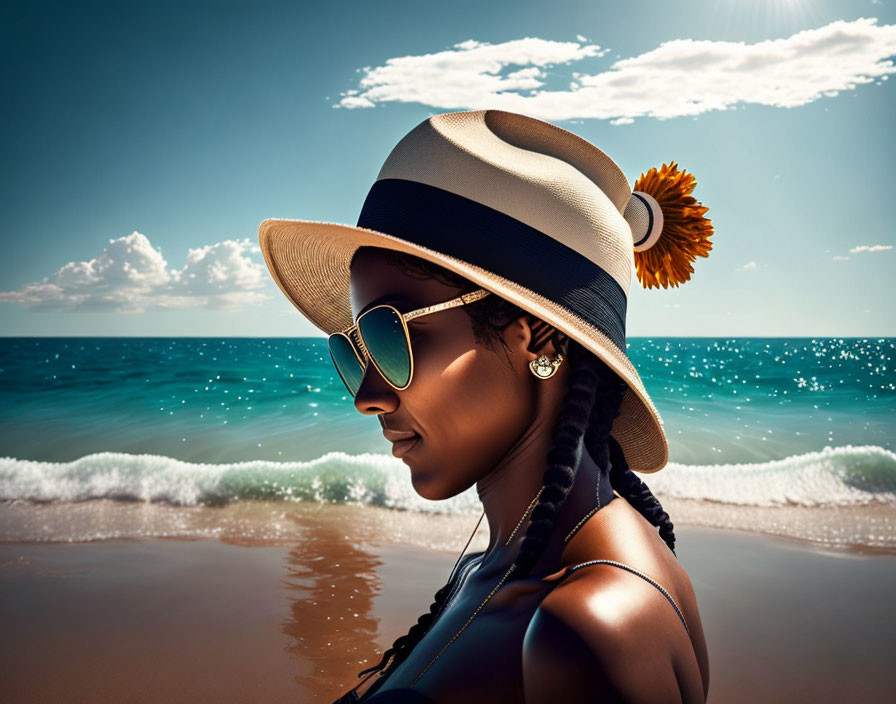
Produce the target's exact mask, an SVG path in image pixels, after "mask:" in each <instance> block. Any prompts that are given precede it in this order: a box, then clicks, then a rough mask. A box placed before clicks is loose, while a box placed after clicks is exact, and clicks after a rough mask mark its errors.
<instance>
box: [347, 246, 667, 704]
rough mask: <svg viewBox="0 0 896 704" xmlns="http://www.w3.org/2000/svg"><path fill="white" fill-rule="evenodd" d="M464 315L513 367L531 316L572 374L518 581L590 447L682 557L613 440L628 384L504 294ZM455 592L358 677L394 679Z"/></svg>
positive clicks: (417, 266) (425, 267)
mask: <svg viewBox="0 0 896 704" xmlns="http://www.w3.org/2000/svg"><path fill="white" fill-rule="evenodd" d="M372 249H376V250H378V252H379V253H380V254H382V255H383V256H384V257H385V258H386V260H387V261H388V262H389V263H391V264H392V265H394V266H396V267H397V268H399V269H400V270H401V271H402V272H403V273H405V274H407V275H408V276H411V277H412V278H418V279H426V278H433V279H436V280H437V281H440V282H441V283H444V284H446V285H448V286H453V287H455V288H459V289H460V290H461V293H468V292H470V291H473V290H476V289H477V288H479V287H478V286H477V285H476V284H474V283H473V282H471V281H469V280H468V279H465V278H464V277H462V276H460V275H459V274H456V273H454V272H453V271H450V270H448V269H445V268H444V267H441V266H439V265H438V264H435V263H434V262H430V261H428V260H425V259H421V258H419V257H415V256H413V255H410V254H407V253H404V252H396V251H394V250H389V249H384V248H376V247H366V246H365V247H359V248H358V250H357V251H356V252H355V256H357V254H358V252H360V251H361V250H372ZM353 260H354V258H353ZM462 310H463V311H464V312H466V313H467V315H469V316H470V319H471V326H472V330H473V335H474V338H475V340H476V342H477V343H479V344H481V345H484V346H485V347H487V348H489V349H491V350H492V351H496V350H497V343H500V344H502V345H503V347H504V354H505V357H506V360H507V363H508V365H509V364H510V356H509V347H508V346H507V343H506V341H505V340H504V338H503V336H501V334H500V332H501V331H502V330H503V329H504V328H505V327H506V326H507V325H509V324H510V323H511V322H512V321H513V320H516V319H518V318H520V317H529V319H530V321H531V322H532V327H533V330H534V333H535V334H534V335H533V338H532V342H531V344H530V345H529V351H531V352H535V351H537V350H538V349H540V348H541V346H542V345H543V344H544V342H546V341H547V340H548V339H550V340H553V342H554V346H555V348H556V349H558V350H562V351H563V353H564V356H565V357H567V359H568V360H569V363H570V368H571V371H570V377H571V378H570V386H569V390H568V392H567V394H566V397H565V398H564V402H563V405H562V407H561V409H560V412H559V414H558V417H557V423H556V426H555V429H554V436H553V445H552V447H551V450H550V451H549V452H548V455H547V465H548V466H547V469H546V470H545V473H544V479H543V484H544V490H543V491H542V492H541V495H540V496H539V500H538V503H537V504H536V505H535V508H533V509H532V514H531V520H530V522H529V526H528V528H527V530H526V534H525V536H524V538H523V541H522V545H521V546H520V551H519V553H518V554H517V556H516V558H515V560H514V565H516V567H515V569H514V572H513V576H512V577H511V579H520V578H522V577H525V576H526V575H528V574H529V572H530V570H531V569H532V568H533V567H534V565H535V564H536V563H537V561H538V559H539V558H540V557H541V555H542V554H543V553H544V551H545V549H546V548H547V545H548V541H549V540H550V537H551V535H552V534H553V532H554V527H555V525H556V521H557V516H558V514H559V512H560V509H561V508H562V507H563V504H564V503H565V501H566V498H567V497H568V496H569V493H570V491H571V489H572V485H573V481H574V479H575V473H576V468H577V467H578V465H579V461H580V459H581V455H582V448H583V446H584V447H585V448H586V449H587V450H588V454H589V455H591V457H592V458H593V459H594V462H595V463H596V464H597V466H598V467H599V468H600V471H601V472H609V476H610V484H611V485H612V487H613V489H614V490H615V491H616V492H617V493H618V494H619V495H620V496H622V497H624V498H625V499H626V500H627V501H628V502H629V503H630V504H631V505H632V506H633V507H634V508H635V509H637V511H638V512H639V513H641V515H642V516H644V518H646V519H647V520H648V521H649V522H650V523H651V524H652V525H654V526H655V527H657V528H658V529H659V534H660V537H661V538H662V539H663V540H664V541H665V543H666V544H667V545H668V546H669V549H670V550H672V553H673V554H674V553H675V534H674V532H673V526H672V521H671V520H670V518H669V514H668V513H666V512H665V511H664V510H663V507H662V506H661V505H660V502H659V501H658V500H657V499H656V497H655V496H654V495H653V494H652V493H651V491H650V489H649V488H648V487H647V485H646V484H644V482H642V481H641V480H640V479H639V478H638V477H637V476H636V475H635V473H634V472H632V471H631V470H630V469H629V467H628V464H627V463H626V461H625V456H624V455H623V452H622V448H621V447H620V445H619V443H618V442H617V441H616V439H615V438H614V437H612V436H611V435H610V429H611V428H612V426H613V420H614V419H615V418H616V416H618V415H619V406H620V404H621V402H622V396H623V393H624V391H625V389H626V384H625V382H624V381H622V379H620V378H619V376H618V375H617V374H616V373H615V372H614V371H613V370H612V369H610V368H609V367H608V366H607V365H606V364H605V363H604V362H603V360H601V359H599V358H598V357H597V356H596V355H594V354H592V353H591V352H590V351H589V350H587V349H586V348H585V347H584V346H582V345H581V344H579V343H578V342H576V341H575V340H573V339H571V338H569V337H567V336H565V335H563V333H561V332H560V331H558V330H556V329H554V328H553V327H551V326H550V325H548V324H547V323H545V322H544V321H541V320H539V319H538V318H536V317H535V316H533V315H531V314H530V313H528V312H527V311H525V310H523V309H522V308H520V307H519V306H517V305H515V304H513V303H511V302H510V301H507V300H506V299H503V298H500V297H499V296H496V295H491V296H486V297H484V298H482V299H480V300H479V301H476V302H474V303H472V304H469V305H466V306H463V308H462ZM479 554H481V553H476V554H474V555H469V556H468V559H472V558H473V557H475V556H477V555H479ZM458 572H459V570H455V571H454V574H457V573H458ZM451 587H452V580H451V579H449V581H448V583H447V584H445V586H443V587H442V588H441V589H439V590H438V591H437V592H436V594H435V597H434V600H433V603H432V605H431V606H430V608H429V612H428V613H425V614H423V615H422V616H420V618H419V619H417V623H416V624H414V625H413V626H412V627H411V629H410V630H409V631H408V633H407V634H406V635H403V636H401V637H399V638H397V639H396V640H395V642H394V643H393V644H392V647H391V648H389V649H388V650H386V652H385V653H383V656H382V659H381V660H380V662H379V663H377V664H376V665H374V666H373V667H369V668H367V669H366V670H362V671H361V672H360V673H359V674H358V677H362V676H364V675H365V674H367V673H370V675H372V674H373V673H375V672H380V673H381V675H388V674H390V673H391V672H392V671H394V670H395V669H396V668H397V667H398V666H399V665H400V664H401V663H402V662H404V660H405V659H407V657H408V655H410V653H411V651H412V650H413V649H414V647H415V646H416V645H417V643H419V642H420V640H422V638H423V636H424V635H425V634H426V632H427V631H428V630H429V627H430V626H431V625H432V623H433V622H434V621H435V619H436V617H438V615H439V614H440V612H441V610H442V608H443V607H444V605H445V601H446V599H447V597H448V594H449V593H450V591H451ZM340 701H341V700H340ZM334 704H339V702H338V701H337V702H336V703H334Z"/></svg>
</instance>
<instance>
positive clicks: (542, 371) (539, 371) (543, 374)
mask: <svg viewBox="0 0 896 704" xmlns="http://www.w3.org/2000/svg"><path fill="white" fill-rule="evenodd" d="M562 362H563V355H562V354H558V355H557V359H555V360H554V361H553V362H551V361H549V360H548V356H547V355H546V354H543V355H541V356H540V357H539V358H538V359H534V360H532V361H531V362H529V369H531V370H532V373H533V374H534V375H535V376H537V377H538V378H539V379H549V378H550V377H552V376H554V372H556V371H557V367H559V366H560V364H561V363H562Z"/></svg>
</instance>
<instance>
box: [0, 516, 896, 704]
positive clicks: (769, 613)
mask: <svg viewBox="0 0 896 704" xmlns="http://www.w3.org/2000/svg"><path fill="white" fill-rule="evenodd" d="M89 503H92V504H94V505H93V506H91V507H89V509H88V507H86V506H85V505H83V504H82V505H80V506H79V505H78V504H69V505H68V506H67V507H65V506H59V505H56V506H55V507H52V506H47V507H44V509H46V510H44V511H43V513H41V512H40V511H39V510H38V511H37V512H35V507H34V506H31V507H27V510H26V509H25V508H24V507H20V508H19V509H15V507H14V505H12V504H6V505H5V506H3V507H2V509H0V517H2V525H0V528H2V535H3V536H5V537H6V538H10V537H14V536H15V529H16V526H17V525H19V526H20V524H21V522H22V520H23V517H24V516H26V515H29V516H31V517H32V521H34V520H44V519H46V520H47V523H46V525H47V526H48V530H50V529H52V526H53V520H54V517H55V520H57V521H59V522H60V525H61V524H62V523H63V522H64V523H65V524H67V525H68V526H69V527H71V521H72V520H74V518H76V517H77V515H78V511H79V510H81V511H83V515H84V516H88V515H90V516H94V519H93V520H105V521H109V520H112V519H114V520H118V521H123V520H124V518H123V517H124V516H129V520H130V521H132V523H133V522H139V521H141V520H142V521H144V523H146V522H150V523H151V522H153V521H156V522H159V521H163V520H165V516H166V511H165V509H164V507H159V506H155V507H152V506H143V507H141V506H135V505H133V504H130V505H127V504H121V503H120V502H119V503H116V502H103V503H105V504H106V505H105V510H106V512H107V513H106V514H105V516H103V515H102V511H98V506H97V505H96V504H97V502H89ZM171 510H172V511H174V510H175V509H171ZM176 510H177V511H178V512H179V514H178V515H180V516H183V515H184V509H183V508H180V509H176ZM141 512H142V518H140V515H141ZM188 515H189V518H187V519H183V520H188V521H191V522H192V526H191V529H193V530H195V529H196V528H197V526H199V527H201V526H202V525H203V524H206V525H207V526H208V527H209V531H210V532H209V537H205V538H192V539H183V538H178V537H176V535H174V534H175V533H177V531H176V530H173V531H172V535H171V536H169V537H151V538H143V539H109V540H99V541H89V542H44V543H37V542H15V541H10V540H7V541H6V542H4V543H3V544H0V617H2V619H3V624H4V628H3V629H2V635H0V660H2V662H3V663H4V666H3V667H2V668H0V691H2V692H3V699H4V701H7V702H88V701H89V702H95V703H97V704H101V703H103V702H120V701H128V702H158V701H169V702H212V701H214V702H218V701H229V702H250V701H251V702H258V701H264V702H272V703H273V702H324V703H326V702H331V701H333V700H334V699H335V698H336V697H338V696H339V695H341V694H342V693H343V692H344V691H346V690H347V689H348V688H349V687H351V686H352V685H353V684H355V683H356V682H357V681H358V680H357V677H356V675H357V673H358V672H359V671H360V670H361V669H363V668H364V667H367V666H369V665H371V664H373V663H374V662H376V661H377V660H379V657H380V655H381V653H382V651H383V649H385V648H387V647H388V646H389V645H390V644H391V643H392V641H393V640H394V639H395V638H396V637H397V636H399V635H402V634H404V633H405V632H406V631H407V629H408V628H409V626H410V625H411V624H412V623H413V622H414V621H416V619H417V617H418V616H419V615H420V614H421V613H423V611H425V610H426V609H428V606H429V604H430V602H431V599H432V596H433V594H434V593H435V591H436V590H437V589H438V588H439V587H440V586H441V585H442V584H443V583H444V581H445V579H446V577H447V575H448V573H449V571H450V569H451V567H452V565H453V564H454V561H455V559H456V557H457V553H458V551H459V550H460V547H462V546H463V544H464V542H465V541H466V538H467V536H468V535H469V532H470V531H471V530H472V528H473V526H474V525H475V522H476V521H475V517H472V518H471V517H470V516H432V515H425V516H421V515H420V514H417V513H415V512H408V511H395V510H389V509H377V508H371V507H354V506H346V505H305V504H296V505H293V506H289V507H288V508H286V509H284V507H283V506H282V505H275V504H273V503H263V502H259V503H258V504H256V505H254V506H253V505H251V502H246V503H243V504H241V505H239V506H237V507H225V509H214V508H208V507H196V508H195V509H191V510H190V511H189V512H188ZM97 516H100V517H99V518H97ZM35 517H37V518H35ZM169 518H170V516H169ZM275 519H279V520H280V521H281V522H282V523H283V525H282V526H280V528H279V531H280V532H279V533H278V536H279V537H273V538H272V537H270V536H268V537H264V534H265V530H267V529H270V528H271V526H272V525H273V524H274V523H276V522H277V521H276V520H275ZM228 525H229V526H230V530H231V533H228V529H227V526H228ZM252 525H254V526H255V531H254V533H253V530H252V529H251V526H252ZM222 526H224V528H223V529H222ZM20 527H21V526H20ZM32 527H33V526H32ZM155 527H156V529H157V528H158V526H157V525H156V526H155ZM212 527H214V528H215V530H212ZM21 529H22V530H23V531H24V530H25V528H21ZM29 529H30V528H29ZM133 529H134V526H133V525H131V526H128V530H130V531H133ZM423 530H425V532H426V533H427V534H428V535H430V536H434V537H435V541H434V542H433V544H432V545H429V546H423V545H421V544H420V542H421V541H420V540H419V536H420V535H421V531H423ZM288 531H292V533H291V534H287V533H288ZM75 532H77V531H75ZM253 535H256V536H257V537H251V536H253ZM677 535H678V545H677V548H678V556H679V559H680V560H681V562H682V563H683V564H684V565H685V567H686V568H687V570H688V573H689V574H690V576H691V580H692V582H693V584H694V588H695V590H696V593H697V598H698V601H699V604H700V609H701V615H702V618H703V623H704V628H705V633H706V638H707V642H708V645H709V653H710V660H711V678H712V679H711V684H710V696H709V701H710V702H715V703H719V704H722V703H729V702H759V701H761V702H795V701H813V702H844V701H864V702H889V701H892V698H893V693H894V692H896V676H894V674H893V672H892V667H891V662H892V653H893V652H894V646H896V611H894V609H893V608H892V592H893V587H894V585H896V554H894V553H893V552H892V551H887V550H869V549H865V550H864V551H858V550H850V549H846V548H830V547H820V546H819V545H817V544H813V543H810V542H808V541H802V540H794V539H790V538H782V537H776V536H769V535H760V534H752V533H747V532H741V531H734V530H721V529H713V528H708V527H695V526H687V525H681V526H678V527H677ZM246 536H250V537H246ZM51 540H52V538H51ZM485 540H487V535H486V533H485V531H484V530H483V529H482V528H481V527H480V530H479V531H478V532H477V534H476V537H475V538H474V541H473V543H472V544H471V547H470V549H478V548H479V547H480V546H482V545H484V541H485Z"/></svg>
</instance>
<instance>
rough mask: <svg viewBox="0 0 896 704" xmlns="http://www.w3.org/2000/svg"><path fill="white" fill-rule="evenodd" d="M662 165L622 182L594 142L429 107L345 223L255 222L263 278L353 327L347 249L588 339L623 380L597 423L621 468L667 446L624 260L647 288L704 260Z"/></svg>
mask: <svg viewBox="0 0 896 704" xmlns="http://www.w3.org/2000/svg"><path fill="white" fill-rule="evenodd" d="M694 184H695V180H694V178H693V176H691V175H689V174H686V173H685V172H683V171H678V170H677V168H676V164H675V162H672V163H671V165H670V166H667V165H666V164H663V166H662V168H661V169H660V170H659V171H657V170H656V169H651V170H650V171H649V172H648V173H647V174H646V175H644V174H642V175H641V178H640V179H639V180H638V181H637V182H636V183H635V187H634V189H635V190H634V192H633V191H632V188H631V187H630V186H629V183H628V180H627V179H626V177H625V174H623V172H622V170H621V169H620V168H619V166H617V164H616V163H615V162H614V161H613V160H612V159H611V158H610V157H609V156H607V155H606V154H604V153H603V152H602V151H601V150H600V149H598V148H597V147H595V146H594V145H593V144H591V143H589V142H587V141H586V140H584V139H582V138H581V137H579V136H577V135H575V134H573V133H572V132H568V131H567V130H564V129H562V128H560V127H557V126H556V125H553V124H550V123H548V122H544V121H542V120H538V119H536V118H533V117H529V116H527V115H521V114H518V113H512V112H506V111H503V110H471V111H463V112H451V113H444V114H440V115H433V116H432V117H430V118H428V119H426V120H424V121H423V122H421V123H420V124H419V125H417V126H416V127H415V128H414V129H412V130H411V131H410V132H408V133H407V134H406V135H405V136H404V137H403V138H402V139H401V140H400V141H399V142H398V144H397V145H395V147H394V148H393V149H392V151H391V153H390V154H389V156H388V158H387V159H386V161H385V163H384V164H383V167H382V169H380V172H379V175H378V176H377V178H376V181H375V182H374V184H373V185H372V187H371V188H370V191H369V192H368V194H367V198H366V200H365V201H364V205H363V208H362V209H361V214H360V216H359V218H358V223H357V226H351V225H341V224H336V223H327V222H313V221H308V220H277V219H268V220H265V221H264V222H262V223H261V225H260V227H259V230H258V239H259V244H260V246H261V251H262V253H263V254H264V259H265V262H266V263H267V266H268V269H269V271H270V272H271V276H273V278H274V281H275V282H276V283H277V286H279V287H280V290H281V291H283V293H284V294H285V295H286V297H287V298H288V299H289V300H290V301H291V302H292V303H293V305H295V307H296V308H298V309H299V311H301V312H302V314H303V315H305V316H306V317H307V318H308V319H309V320H310V321H311V322H312V323H313V324H314V325H316V326H317V327H318V328H320V329H321V330H323V331H324V332H325V333H327V334H329V333H333V332H338V331H340V330H345V329H346V328H348V327H349V326H351V325H352V323H353V322H354V321H353V318H352V310H351V300H350V295H349V279H350V274H349V263H350V261H351V258H352V255H353V254H354V252H355V250H356V249H357V248H358V247H360V246H374V247H385V248H387V249H392V250H396V251H399V252H407V253H409V254H412V255H414V256H417V257H420V258H421V259H427V260H429V261H431V262H435V263H436V264H439V265H441V266H442V267H444V268H446V269H449V270H451V271H454V272H456V273H458V274H460V275H461V276H463V277H465V278H467V279H469V280H470V281H473V282H475V283H476V284H477V285H479V286H480V287H482V288H485V289H487V290H489V291H491V292H492V293H495V294H497V295H498V296H500V297H502V298H505V299H507V300H509V301H512V302H513V303H515V304H516V305H518V306H519V307H520V308H522V309H523V310H526V311H528V312H529V313H531V314H533V315H535V316H537V317H539V318H541V319H542V320H544V321H546V322H547V323H549V324H551V325H552V326H554V327H555V328H556V329H558V330H560V331H562V332H563V333H565V334H566V335H568V336H569V337H571V338H573V339H574V340H576V341H577V342H579V343H580V344H582V345H583V346H584V347H586V348H587V349H589V350H590V351H591V352H593V353H594V354H595V355H597V356H598V357H599V358H600V359H602V360H603V361H604V362H605V363H606V364H607V365H608V366H609V367H610V368H612V369H613V370H614V371H615V372H616V373H617V374H618V375H619V376H620V377H621V378H622V379H623V380H624V381H625V383H626V384H627V385H628V389H627V390H626V391H625V393H624V395H623V399H622V404H621V406H620V412H619V415H618V417H617V418H616V419H615V421H614V423H613V427H612V429H611V433H612V435H613V437H615V438H616V440H617V441H618V442H619V444H620V446H621V447H622V450H623V452H624V453H625V457H626V461H627V462H628V464H629V467H630V468H631V469H632V470H635V471H637V472H643V473H649V472H656V471H658V470H660V469H662V468H663V466H665V464H666V462H667V461H668V456H669V449H668V443H667V441H666V436H665V433H664V431H663V422H662V419H661V418H660V414H659V413H658V412H657V410H656V408H655V407H654V405H653V401H652V400H651V398H650V396H649V395H648V393H647V391H646V390H645V388H644V384H643V383H642V382H641V378H640V377H639V376H638V372H637V371H636V370H635V367H634V366H633V365H632V363H631V361H630V360H629V358H628V355H627V353H626V343H625V317H626V304H627V301H628V291H629V285H630V283H631V275H632V268H633V266H634V267H635V269H636V272H637V275H638V278H639V280H640V281H641V283H642V285H644V286H645V287H654V286H660V285H661V286H663V287H664V288H665V287H667V286H670V285H671V286H677V285H678V284H680V283H682V282H684V281H686V280H688V279H689V278H690V274H691V273H692V272H693V268H692V267H691V263H692V262H693V260H694V258H695V257H696V256H704V257H705V256H708V252H709V250H710V248H711V246H712V245H711V243H710V242H709V239H708V238H709V236H710V235H711V234H712V226H711V224H710V220H708V219H707V218H704V217H703V214H704V213H705V212H706V210H708V208H706V207H704V206H702V205H700V204H699V203H697V201H695V200H694V198H693V197H691V196H690V195H689V194H690V192H691V191H692V190H693V187H694Z"/></svg>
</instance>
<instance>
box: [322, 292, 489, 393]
mask: <svg viewBox="0 0 896 704" xmlns="http://www.w3.org/2000/svg"><path fill="white" fill-rule="evenodd" d="M490 293H491V291H486V290H485V289H484V288H480V289H477V290H476V291H471V292H470V293H463V294H461V295H460V296H458V297H457V298H452V299H451V300H450V301H445V302H444V303H434V304H432V305H431V306H425V307H424V308H418V309H417V310H412V311H410V312H408V313H402V312H401V311H400V310H398V309H397V308H396V307H395V306H393V305H389V304H388V303H383V304H382V305H378V306H374V307H373V308H371V309H370V310H365V311H364V312H363V313H361V315H359V316H358V319H357V320H355V322H354V324H353V325H352V326H351V327H349V328H346V329H345V330H340V331H339V332H334V333H330V334H329V335H328V336H327V351H328V352H329V350H330V340H331V339H332V338H333V337H335V336H337V335H342V337H344V338H345V339H347V340H348V342H349V345H350V346H351V348H352V351H353V352H354V353H355V357H357V358H358V363H359V364H360V365H361V367H362V369H363V371H362V372H361V380H362V381H363V379H364V374H366V373H367V363H366V362H365V361H364V359H363V358H362V357H361V354H363V355H364V357H365V358H366V359H367V360H369V361H371V362H373V366H374V367H376V370H377V371H378V372H379V374H380V376H381V377H383V379H384V380H385V382H386V383H387V384H389V386H391V387H392V388H393V389H395V390H396V391H404V390H405V389H406V388H408V387H409V386H410V385H411V382H412V381H413V380H414V348H413V347H412V346H411V334H410V332H409V331H408V321H411V320H414V319H415V318H421V317H423V316H424V315H430V314H431V313H438V312H439V311H441V310H448V309H449V308H456V307H458V306H465V305H467V304H468V303H474V302H475V301H478V300H479V299H481V298H485V296H487V295H488V294H490ZM378 308H391V309H392V310H394V311H395V312H396V313H397V314H398V318H399V319H400V320H401V327H402V330H403V331H404V337H405V342H406V344H407V346H408V356H409V357H410V363H411V371H410V373H409V374H408V383H407V384H405V385H404V386H396V385H395V384H393V383H392V382H391V381H389V379H388V378H387V377H386V375H385V374H383V370H382V369H380V365H379V364H377V363H376V360H375V359H374V358H373V357H371V356H370V353H369V352H368V350H367V345H365V344H364V338H363V336H362V335H361V330H360V328H359V327H358V323H360V322H361V318H363V317H364V316H365V315H367V314H368V313H370V312H371V311H375V310H377V309H378ZM359 349H360V352H361V354H359V353H358V352H359ZM332 358H333V353H332V352H330V360H331V361H333V359H332ZM333 366H334V367H336V364H335V362H334V363H333ZM336 373H337V374H338V375H339V379H340V380H341V381H342V383H343V385H344V386H345V388H346V389H347V390H348V392H349V393H351V395H352V398H354V396H355V395H356V394H355V393H352V390H351V389H349V388H348V384H346V383H345V379H343V377H342V372H340V371H339V367H336Z"/></svg>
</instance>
